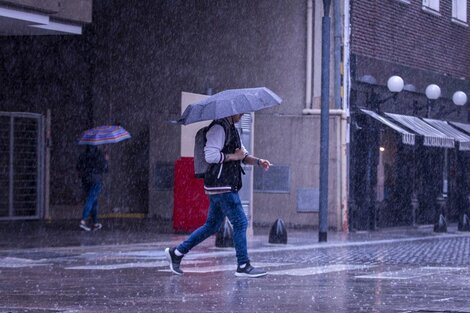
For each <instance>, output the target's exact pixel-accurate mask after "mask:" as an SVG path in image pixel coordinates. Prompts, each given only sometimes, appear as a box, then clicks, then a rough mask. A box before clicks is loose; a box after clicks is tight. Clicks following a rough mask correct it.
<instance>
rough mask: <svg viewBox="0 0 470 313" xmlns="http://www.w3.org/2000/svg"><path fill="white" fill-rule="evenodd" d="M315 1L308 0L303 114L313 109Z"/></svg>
mask: <svg viewBox="0 0 470 313" xmlns="http://www.w3.org/2000/svg"><path fill="white" fill-rule="evenodd" d="M312 55H313V0H307V65H306V66H307V68H306V73H307V74H306V75H307V77H306V79H305V81H306V85H305V109H304V110H303V111H302V113H303V114H309V111H310V110H311V109H312V62H313V57H312Z"/></svg>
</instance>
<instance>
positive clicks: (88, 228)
mask: <svg viewBox="0 0 470 313" xmlns="http://www.w3.org/2000/svg"><path fill="white" fill-rule="evenodd" d="M80 228H81V229H83V230H85V231H90V230H91V228H90V227H88V226H87V224H86V223H85V222H84V221H81V222H80Z"/></svg>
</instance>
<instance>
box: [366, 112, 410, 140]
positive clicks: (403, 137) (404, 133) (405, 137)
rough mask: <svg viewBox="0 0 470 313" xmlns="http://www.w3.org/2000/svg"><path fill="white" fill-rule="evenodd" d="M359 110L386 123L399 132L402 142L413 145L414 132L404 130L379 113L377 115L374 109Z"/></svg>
mask: <svg viewBox="0 0 470 313" xmlns="http://www.w3.org/2000/svg"><path fill="white" fill-rule="evenodd" d="M361 111H362V112H364V113H366V114H367V115H369V116H370V117H372V118H374V119H376V120H377V121H379V122H380V123H382V124H384V125H387V126H388V127H390V128H392V129H393V130H395V131H397V132H399V133H400V134H401V141H402V142H403V143H404V144H407V145H414V144H415V134H412V133H410V132H408V131H406V130H404V129H403V128H401V127H400V126H398V125H396V124H394V123H392V122H391V121H390V120H388V119H386V118H385V117H383V116H381V115H378V114H377V113H375V112H374V111H369V110H365V109H361Z"/></svg>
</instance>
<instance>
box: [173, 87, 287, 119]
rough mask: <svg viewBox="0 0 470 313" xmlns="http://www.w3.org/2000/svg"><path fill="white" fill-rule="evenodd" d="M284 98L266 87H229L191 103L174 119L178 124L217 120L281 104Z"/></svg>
mask: <svg viewBox="0 0 470 313" xmlns="http://www.w3.org/2000/svg"><path fill="white" fill-rule="evenodd" d="M281 102H282V99H281V98H280V97H279V96H278V95H276V94H275V93H274V92H272V91H271V90H269V89H268V88H266V87H260V88H245V89H229V90H225V91H222V92H219V93H217V94H215V95H213V96H210V97H209V98H207V99H205V100H202V101H199V102H196V103H193V104H190V105H189V106H188V107H187V108H186V110H185V111H184V112H183V115H181V117H180V119H178V120H177V121H174V123H176V124H182V125H187V124H192V123H196V122H200V121H207V120H216V119H220V118H224V117H227V116H232V115H236V114H241V113H249V112H255V111H258V110H261V109H264V108H269V107H272V106H275V105H278V104H281Z"/></svg>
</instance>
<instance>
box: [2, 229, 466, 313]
mask: <svg viewBox="0 0 470 313" xmlns="http://www.w3.org/2000/svg"><path fill="white" fill-rule="evenodd" d="M103 224H104V228H103V229H101V230H99V231H97V232H85V231H80V230H79V229H78V221H67V222H54V223H44V222H38V221H34V222H14V223H1V224H0V238H1V239H0V272H1V275H0V312H11V313H24V312H43V313H46V312H51V313H52V312H55V313H77V312H86V313H95V312H96V313H98V312H99V313H116V312H165V313H171V312H174V313H207V312H227V313H228V312H239V313H254V312H259V313H272V312H326V313H330V312H331V313H350V312H397V313H405V312H406V313H410V312H470V305H469V304H468V294H470V285H469V284H468V277H470V252H469V250H468V246H469V245H470V233H464V232H458V231H456V226H455V225H451V226H450V227H449V232H448V233H434V232H433V227H432V225H429V226H422V227H416V228H415V227H399V228H387V229H382V230H378V231H372V232H352V233H349V234H344V233H336V232H329V234H328V242H326V243H319V242H318V231H317V230H313V229H302V230H298V229H292V230H290V229H287V231H288V243H287V244H269V243H268V233H269V228H256V229H255V235H254V236H253V237H252V238H250V239H249V253H250V257H252V260H253V264H254V266H259V267H262V268H264V269H266V270H267V271H268V275H267V276H266V277H264V278H258V279H246V278H240V277H236V276H235V275H234V271H235V268H236V264H235V262H234V261H235V252H234V249H232V248H216V247H215V244H214V239H213V238H209V239H208V240H206V241H205V242H204V243H203V244H201V245H200V246H198V247H197V249H195V250H194V251H191V253H190V254H188V255H187V256H186V257H185V259H184V262H183V264H182V268H183V270H184V271H185V274H184V275H182V276H177V275H174V274H172V273H171V272H170V271H169V269H168V262H167V260H166V258H165V255H164V252H163V250H164V248H165V247H168V246H171V245H175V244H176V243H178V242H179V241H180V240H182V239H183V238H185V237H186V236H187V235H186V234H173V233H172V232H171V231H169V232H165V231H160V232H157V231H155V229H161V228H158V227H157V226H158V225H156V223H152V222H150V221H142V220H140V221H139V220H133V221H126V222H124V221H108V220H105V221H104V223H103Z"/></svg>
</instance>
